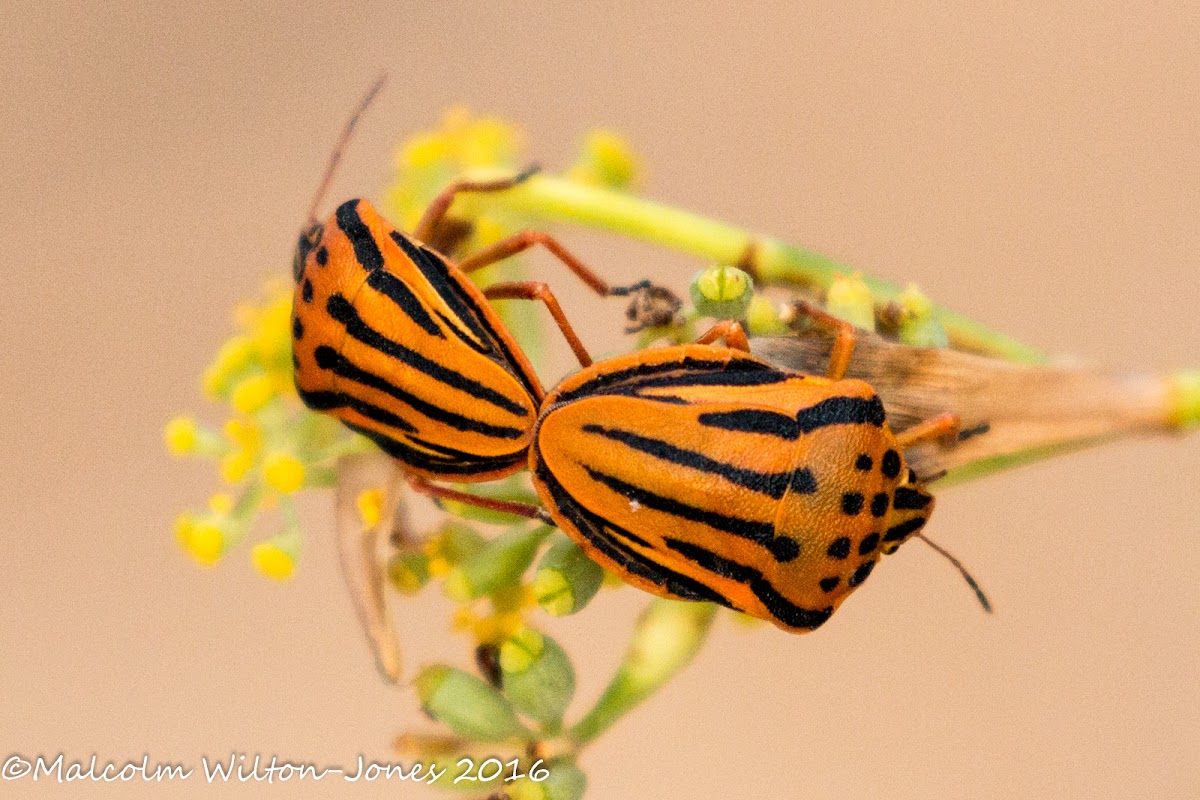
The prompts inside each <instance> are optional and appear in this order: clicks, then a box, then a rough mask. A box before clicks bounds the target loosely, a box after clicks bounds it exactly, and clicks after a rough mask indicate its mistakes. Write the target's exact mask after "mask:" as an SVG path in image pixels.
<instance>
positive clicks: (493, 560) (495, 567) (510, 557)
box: [445, 525, 554, 602]
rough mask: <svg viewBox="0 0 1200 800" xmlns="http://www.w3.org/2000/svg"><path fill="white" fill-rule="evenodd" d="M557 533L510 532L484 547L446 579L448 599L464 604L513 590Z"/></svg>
mask: <svg viewBox="0 0 1200 800" xmlns="http://www.w3.org/2000/svg"><path fill="white" fill-rule="evenodd" d="M553 530H554V529H553V528H551V527H549V526H546V525H541V526H538V527H537V528H534V529H533V530H524V529H518V530H511V531H508V532H507V533H503V534H501V535H500V536H497V537H496V538H495V539H492V540H491V541H490V542H488V543H487V544H485V545H484V546H483V547H482V548H481V549H480V550H479V551H478V552H476V553H474V554H472V555H471V556H469V557H468V558H466V559H464V560H463V561H462V562H461V563H460V564H459V565H458V566H456V567H455V568H454V569H452V570H450V572H449V574H447V575H446V583H445V591H446V596H447V597H449V598H450V599H452V600H458V601H460V602H465V601H467V600H474V599H475V598H477V597H482V596H483V595H485V594H491V593H492V592H494V591H496V590H497V589H500V588H501V587H504V586H512V585H514V584H516V583H517V582H518V581H519V580H520V579H521V575H522V573H524V572H525V570H526V569H528V568H529V565H530V564H531V563H533V559H534V556H536V555H537V550H538V547H540V546H541V544H542V542H544V541H545V540H546V537H547V536H548V535H549V534H550V532H551V531H553Z"/></svg>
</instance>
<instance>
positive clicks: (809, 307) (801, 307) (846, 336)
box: [794, 300, 855, 381]
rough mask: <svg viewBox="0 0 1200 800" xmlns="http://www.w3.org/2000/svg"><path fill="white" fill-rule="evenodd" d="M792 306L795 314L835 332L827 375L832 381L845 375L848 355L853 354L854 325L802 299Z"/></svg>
mask: <svg viewBox="0 0 1200 800" xmlns="http://www.w3.org/2000/svg"><path fill="white" fill-rule="evenodd" d="M794 307H795V309H796V314H797V315H799V316H802V317H807V318H808V319H809V320H811V321H812V322H814V323H816V324H817V325H820V326H821V327H823V328H828V329H830V330H832V331H835V332H836V334H837V337H836V338H835V339H834V340H833V350H832V351H830V353H829V373H828V377H829V379H830V380H834V381H840V380H841V379H842V378H844V377H846V370H847V369H849V368H850V356H851V355H853V354H854V339H855V333H854V326H853V325H851V324H850V323H849V322H846V321H845V320H843V319H838V318H837V317H835V316H833V315H832V314H830V313H829V312H828V311H826V310H825V309H823V308H818V307H817V306H814V305H813V304H812V303H808V302H805V301H804V300H797V301H796V303H795V306H794Z"/></svg>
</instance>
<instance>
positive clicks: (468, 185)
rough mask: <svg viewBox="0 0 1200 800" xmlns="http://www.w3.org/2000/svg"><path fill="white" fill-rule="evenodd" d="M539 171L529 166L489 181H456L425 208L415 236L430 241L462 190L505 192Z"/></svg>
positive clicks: (422, 240)
mask: <svg viewBox="0 0 1200 800" xmlns="http://www.w3.org/2000/svg"><path fill="white" fill-rule="evenodd" d="M537 171H538V167H529V168H527V169H525V170H524V171H522V172H520V173H518V174H516V175H513V176H512V177H510V178H496V179H493V180H487V181H472V180H463V179H460V180H457V181H455V182H454V183H452V184H450V185H449V186H447V187H446V188H445V189H443V190H442V193H441V194H439V195H438V196H437V197H435V198H433V202H432V203H430V204H429V208H427V209H425V213H424V214H422V215H421V221H420V222H418V223H417V227H416V228H415V229H414V230H413V236H414V237H416V239H417V240H418V241H421V242H428V241H429V239H430V237H431V236H432V235H433V232H434V230H435V229H436V228H437V226H438V223H439V222H441V221H442V219H443V218H444V217H445V216H446V212H448V211H449V210H450V206H451V205H452V204H453V203H454V198H455V196H456V195H458V194H459V193H460V192H503V191H504V190H505V189H511V188H512V187H514V186H516V185H517V184H519V183H524V182H525V181H527V180H528V179H529V178H530V177H531V176H533V175H535V174H537Z"/></svg>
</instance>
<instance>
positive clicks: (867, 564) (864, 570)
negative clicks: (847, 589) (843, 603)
mask: <svg viewBox="0 0 1200 800" xmlns="http://www.w3.org/2000/svg"><path fill="white" fill-rule="evenodd" d="M873 569H875V562H874V561H864V562H863V563H862V565H861V566H859V568H858V569H856V570H854V574H853V575H851V576H850V580H848V581H846V584H847V585H848V586H858V585H859V584H861V583H862V582H863V581H865V580H866V579H867V578H868V577H869V576H870V574H871V570H873Z"/></svg>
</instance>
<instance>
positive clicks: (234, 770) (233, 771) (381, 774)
mask: <svg viewBox="0 0 1200 800" xmlns="http://www.w3.org/2000/svg"><path fill="white" fill-rule="evenodd" d="M489 762H495V768H494V769H490V770H488V771H489V772H491V773H492V774H491V775H488V776H484V775H483V772H484V769H485V767H487V766H489ZM464 763H465V764H466V769H463V766H464ZM540 766H541V764H540V762H535V763H534V765H533V768H532V769H531V771H530V773H529V775H530V777H531V779H532V780H535V781H536V780H539V779H540V780H544V779H545V778H544V777H542V776H541V775H538V776H536V777H535V773H537V772H542V773H543V774H547V771H546V770H545V768H542V770H538V767H540ZM505 767H508V768H510V769H511V773H508V772H507V771H505V780H506V781H511V780H516V779H517V778H521V777H525V775H524V773H522V772H520V770H519V765H518V763H517V761H516V760H513V761H509V762H507V763H505V764H502V763H501V762H500V760H499V759H496V758H490V759H487V760H486V761H484V762H483V763H481V764H480V765H479V769H478V775H476V774H474V773H475V772H476V770H475V764H474V762H473V761H472V760H471V759H466V758H464V759H461V760H459V762H458V764H457V768H458V771H457V772H456V774H455V783H457V782H458V781H460V780H466V781H477V780H480V778H482V779H483V780H485V781H491V780H495V779H496V778H498V777H499V776H500V774H502V770H504V768H505ZM447 771H448V770H447V769H446V768H441V769H439V768H438V767H437V766H436V765H434V764H428V765H426V764H422V763H421V762H419V761H418V762H414V763H413V764H411V765H408V766H405V765H404V764H402V763H399V762H380V761H367V760H366V759H365V758H364V757H363V756H361V755H360V756H358V762H357V764H356V767H355V769H354V770H347V769H345V768H344V767H341V766H337V765H329V766H321V765H318V764H313V763H311V762H291V761H282V760H280V759H279V757H278V756H271V758H270V759H269V760H267V759H266V758H264V757H263V756H261V755H258V754H254V755H253V756H251V755H250V754H247V753H236V752H235V753H230V754H229V757H228V758H226V759H223V760H220V761H217V760H210V759H209V758H208V757H207V756H201V757H200V773H199V774H197V773H196V769H195V767H194V766H187V765H184V764H179V763H171V762H164V763H155V764H151V763H150V756H149V755H148V754H147V755H143V756H142V759H141V761H126V762H124V763H122V764H120V765H118V764H117V762H114V761H102V760H101V759H100V758H99V757H98V756H96V755H93V756H92V757H91V758H90V759H89V760H88V761H68V760H67V758H66V756H64V755H63V754H62V753H59V754H58V755H57V756H55V757H52V758H51V757H47V756H40V755H39V756H33V757H31V758H26V757H25V756H23V755H21V754H19V753H16V754H13V755H10V756H8V757H7V758H5V760H4V766H3V768H2V769H0V779H3V780H5V781H17V780H32V781H39V780H41V781H51V782H55V783H75V782H79V781H91V782H96V783H114V782H128V781H135V780H141V781H146V782H153V783H158V782H163V781H186V780H190V779H192V778H193V777H196V778H200V779H203V780H205V781H207V782H208V783H231V782H239V783H247V782H251V781H254V782H258V783H285V782H287V781H299V780H315V781H319V780H325V779H327V778H331V779H335V780H336V779H338V778H340V779H341V780H343V781H347V782H350V783H353V782H356V781H367V782H370V781H378V780H402V781H414V782H425V783H433V782H434V781H436V780H438V779H439V778H441V777H442V776H443V775H445V774H446V773H447Z"/></svg>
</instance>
